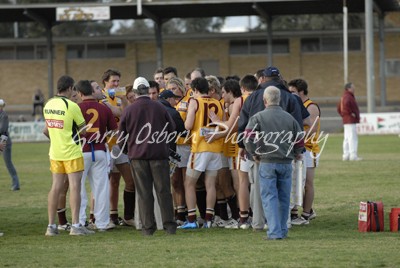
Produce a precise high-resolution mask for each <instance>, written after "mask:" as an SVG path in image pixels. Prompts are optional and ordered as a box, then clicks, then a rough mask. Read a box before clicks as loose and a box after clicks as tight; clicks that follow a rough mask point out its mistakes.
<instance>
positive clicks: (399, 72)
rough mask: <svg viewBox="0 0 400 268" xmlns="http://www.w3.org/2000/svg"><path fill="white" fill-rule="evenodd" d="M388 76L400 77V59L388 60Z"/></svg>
mask: <svg viewBox="0 0 400 268" xmlns="http://www.w3.org/2000/svg"><path fill="white" fill-rule="evenodd" d="M385 69H386V76H388V77H391V76H400V59H387V60H386V68H385Z"/></svg>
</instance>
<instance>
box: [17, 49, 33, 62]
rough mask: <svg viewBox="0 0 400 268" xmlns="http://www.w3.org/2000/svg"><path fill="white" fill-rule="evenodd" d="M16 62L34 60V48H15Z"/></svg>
mask: <svg viewBox="0 0 400 268" xmlns="http://www.w3.org/2000/svg"><path fill="white" fill-rule="evenodd" d="M16 53H17V54H16V56H17V57H16V59H17V60H33V59H34V58H35V53H34V46H17V50H16Z"/></svg>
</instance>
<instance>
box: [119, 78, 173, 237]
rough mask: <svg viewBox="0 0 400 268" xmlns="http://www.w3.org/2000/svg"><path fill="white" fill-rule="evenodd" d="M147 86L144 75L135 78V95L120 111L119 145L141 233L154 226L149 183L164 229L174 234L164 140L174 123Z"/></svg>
mask: <svg viewBox="0 0 400 268" xmlns="http://www.w3.org/2000/svg"><path fill="white" fill-rule="evenodd" d="M149 88H150V85H149V82H148V81H147V80H146V79H145V78H143V77H138V78H136V79H135V81H134V83H133V92H135V94H137V95H138V97H137V98H136V101H135V102H134V103H132V104H131V105H129V106H128V107H127V108H126V109H125V110H124V111H123V114H122V118H121V121H120V126H119V131H120V134H121V137H120V138H119V140H120V143H119V145H120V147H121V148H127V152H128V157H129V160H130V161H131V166H132V169H133V172H134V173H135V176H134V180H135V185H136V189H137V195H138V200H139V201H138V204H139V216H140V220H141V222H142V234H143V235H153V233H154V232H155V231H156V227H157V226H156V222H155V220H154V197H153V186H154V189H155V192H156V195H157V199H158V203H159V204H160V210H161V217H162V221H163V226H164V229H165V231H166V232H167V233H168V234H175V233H176V226H177V225H176V222H175V221H174V207H173V203H172V195H171V185H170V177H169V144H168V142H170V141H171V140H174V139H173V138H171V136H172V135H173V134H172V132H174V131H175V123H174V121H173V119H172V118H171V116H170V115H169V113H168V112H167V110H166V109H165V108H164V106H163V105H162V104H161V103H159V102H157V101H152V100H151V99H150V97H149ZM170 134H172V135H170ZM122 137H124V139H122ZM125 139H126V140H125ZM125 143H126V144H125Z"/></svg>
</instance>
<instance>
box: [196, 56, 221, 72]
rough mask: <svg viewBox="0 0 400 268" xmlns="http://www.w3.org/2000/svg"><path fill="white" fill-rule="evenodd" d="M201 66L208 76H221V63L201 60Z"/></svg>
mask: <svg viewBox="0 0 400 268" xmlns="http://www.w3.org/2000/svg"><path fill="white" fill-rule="evenodd" d="M199 66H200V68H202V69H203V70H204V71H205V72H206V74H210V75H215V76H216V75H219V61H217V60H201V61H199Z"/></svg>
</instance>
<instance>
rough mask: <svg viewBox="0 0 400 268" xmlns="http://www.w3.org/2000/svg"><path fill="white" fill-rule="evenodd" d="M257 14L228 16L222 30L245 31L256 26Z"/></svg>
mask: <svg viewBox="0 0 400 268" xmlns="http://www.w3.org/2000/svg"><path fill="white" fill-rule="evenodd" d="M256 23H257V16H239V17H227V18H226V20H225V25H224V26H223V27H222V29H221V32H244V31H246V30H247V29H249V28H252V27H254V26H256Z"/></svg>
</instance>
